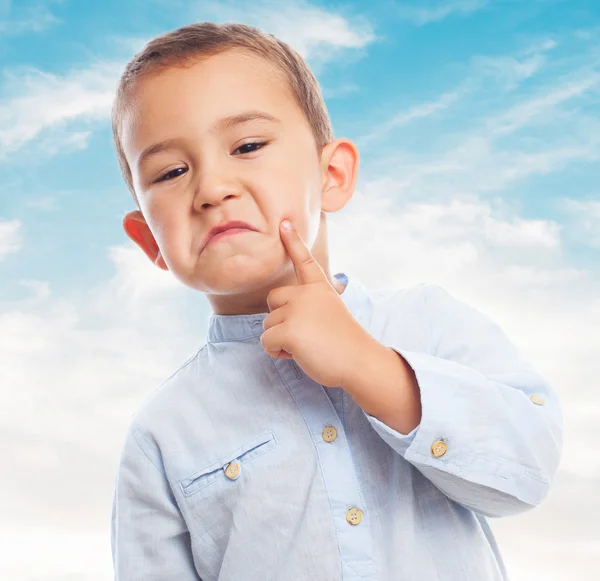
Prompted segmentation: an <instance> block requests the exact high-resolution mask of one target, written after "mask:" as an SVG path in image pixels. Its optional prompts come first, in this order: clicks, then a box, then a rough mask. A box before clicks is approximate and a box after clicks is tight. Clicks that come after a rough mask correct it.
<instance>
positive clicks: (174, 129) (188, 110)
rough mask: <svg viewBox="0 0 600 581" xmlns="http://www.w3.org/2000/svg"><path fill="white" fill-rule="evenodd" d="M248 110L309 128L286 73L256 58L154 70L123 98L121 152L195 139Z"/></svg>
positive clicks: (221, 57) (232, 54) (237, 55)
mask: <svg viewBox="0 0 600 581" xmlns="http://www.w3.org/2000/svg"><path fill="white" fill-rule="evenodd" d="M247 110H259V111H264V112H265V113H268V114H270V115H273V116H275V117H277V118H279V119H281V120H282V121H283V122H284V123H287V124H293V123H300V124H305V125H306V124H307V123H306V122H305V119H304V115H303V113H302V111H301V110H300V108H299V107H298V105H297V103H296V101H295V99H294V97H293V94H292V92H291V90H290V89H289V86H288V83H287V80H286V79H285V76H284V73H283V72H282V71H280V70H279V69H278V68H277V67H276V66H275V65H273V64H272V63H271V62H269V61H267V60H265V59H263V58H261V57H259V56H257V55H256V56H255V55H253V54H249V53H247V52H242V51H239V50H230V51H227V52H224V53H220V54H217V55H214V56H211V57H208V58H203V59H202V60H200V61H198V62H197V63H195V64H193V65H191V66H186V67H169V68H166V69H163V70H158V71H156V72H152V73H150V74H148V75H145V76H142V77H141V78H140V79H138V80H137V81H136V84H135V85H134V87H133V88H132V91H131V93H130V95H129V98H128V99H127V105H126V108H125V112H124V115H123V117H122V125H121V129H122V131H121V136H122V142H123V148H124V150H125V152H126V154H133V153H134V152H135V151H136V150H137V151H139V150H140V149H141V148H143V147H144V146H146V145H148V142H150V141H152V142H154V141H160V140H166V139H171V138H173V137H178V136H189V135H192V134H193V135H196V136H199V135H201V134H203V133H205V132H206V131H208V128H209V127H210V126H211V125H212V124H213V123H214V122H215V121H216V120H218V119H219V118H222V117H226V116H230V115H236V114H239V113H242V112H244V111H247ZM128 157H129V155H128Z"/></svg>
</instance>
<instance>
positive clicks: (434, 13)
mask: <svg viewBox="0 0 600 581" xmlns="http://www.w3.org/2000/svg"><path fill="white" fill-rule="evenodd" d="M414 4H418V6H415V5H414ZM414 4H400V5H399V6H398V8H397V12H398V14H399V15H400V16H401V17H402V18H404V19H406V20H410V21H411V22H414V23H415V24H417V25H419V26H421V25H423V24H429V23H430V22H438V21H440V20H443V19H444V18H447V17H448V16H451V15H453V14H460V15H461V16H468V15H469V14H472V13H474V12H478V11H479V10H481V9H483V8H485V7H486V6H488V5H489V4H490V0H438V1H436V2H431V1H430V2H418V3H414Z"/></svg>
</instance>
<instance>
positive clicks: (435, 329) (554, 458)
mask: <svg viewBox="0 0 600 581" xmlns="http://www.w3.org/2000/svg"><path fill="white" fill-rule="evenodd" d="M424 293H425V320H427V321H429V327H430V332H429V336H430V345H429V352H427V353H422V352H416V351H408V350H406V349H403V348H402V346H401V345H399V344H395V343H394V341H393V340H388V341H387V342H386V343H385V344H386V345H387V346H388V347H390V348H392V349H394V350H395V351H396V352H397V353H399V354H400V355H401V356H402V357H403V358H404V359H405V360H406V361H407V362H408V364H409V365H410V366H411V367H412V369H413V370H414V372H415V375H416V378H417V382H418V384H419V389H420V395H421V408H422V417H421V422H420V424H419V426H417V427H416V428H415V429H414V430H413V431H412V432H410V433H409V434H406V435H404V434H401V433H399V432H397V431H396V430H394V429H392V428H390V427H389V426H387V425H386V424H384V423H383V422H381V421H380V420H379V419H377V418H375V417H373V416H371V415H369V414H368V413H366V412H364V413H365V414H366V416H367V418H368V419H369V421H370V422H371V424H372V425H373V427H374V429H375V430H376V431H377V432H378V433H379V435H380V436H381V437H382V438H383V439H384V440H385V441H386V442H387V443H388V444H389V445H390V446H391V447H392V448H393V449H394V450H395V451H397V452H398V453H399V454H401V455H402V456H403V457H404V458H405V459H406V460H407V461H408V462H410V463H411V464H412V465H413V466H415V467H416V468H417V469H418V470H419V471H420V472H421V473H422V474H423V475H424V476H425V477H426V478H428V479H429V480H430V481H431V482H432V483H433V484H434V485H435V486H436V487H437V488H438V489H439V490H441V491H442V492H443V493H444V494H445V495H446V496H448V497H449V498H450V499H452V500H453V501H455V502H457V503H459V504H461V505H463V506H465V507H467V508H469V509H471V510H473V511H474V512H478V513H480V514H483V515H485V516H488V517H501V516H508V515H513V514H517V513H520V512H523V511H525V510H527V509H529V508H532V507H534V506H537V505H539V503H540V502H541V501H542V500H543V499H544V497H545V496H546V495H547V493H548V491H549V488H550V485H551V482H552V480H553V478H554V475H555V473H556V470H557V468H558V465H559V461H560V456H561V452H562V412H561V409H560V404H559V401H558V398H557V395H556V393H555V392H554V391H553V389H552V388H551V387H550V386H549V385H548V383H547V382H546V381H545V380H544V379H543V378H542V377H541V376H540V375H539V374H538V373H537V372H536V371H535V370H534V369H533V367H532V366H531V365H530V364H529V363H528V362H527V361H526V360H525V359H524V357H523V355H522V354H521V352H520V351H519V350H518V349H517V347H516V346H515V345H513V344H512V343H511V342H510V340H509V339H508V338H507V336H506V335H505V334H504V332H503V331H502V330H501V328H500V327H499V326H498V325H497V324H496V323H495V322H493V321H492V320H491V319H490V318H489V317H488V316H486V315H484V314H483V313H481V312H480V311H478V310H477V309H475V308H473V307H470V306H469V305H467V304H466V303H463V302H461V301H459V300H457V299H455V298H454V297H452V296H451V295H450V294H449V293H447V292H446V291H445V290H444V289H443V288H441V287H439V286H437V285H432V284H428V285H425V288H424ZM398 323H400V322H398Z"/></svg>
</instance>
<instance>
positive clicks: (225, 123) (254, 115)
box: [137, 109, 281, 167]
mask: <svg viewBox="0 0 600 581" xmlns="http://www.w3.org/2000/svg"><path fill="white" fill-rule="evenodd" d="M257 120H261V121H270V122H272V123H281V120H280V119H278V118H277V117H274V116H273V115H270V114H269V113H265V112H264V111H258V110H255V109H253V110H250V111H244V112H243V113H238V114H236V115H229V116H228V117H222V118H221V119H218V120H217V121H215V122H214V123H213V124H212V125H211V127H210V129H209V133H219V132H222V131H226V130H227V129H232V128H233V127H236V126H238V125H242V124H243V123H248V122H249V121H257ZM180 141H181V139H180V138H178V137H174V138H173V139H166V140H165V141H160V142H159V143H154V144H152V145H149V146H148V147H146V148H144V149H143V150H142V153H140V155H139V157H138V160H137V165H138V167H140V166H141V165H142V162H143V161H145V160H147V159H148V158H149V157H152V156H153V155H156V154H157V153H161V152H163V151H166V150H167V149H171V148H173V147H175V146H176V145H178V143H179V142H180Z"/></svg>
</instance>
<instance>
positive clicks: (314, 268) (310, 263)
mask: <svg viewBox="0 0 600 581" xmlns="http://www.w3.org/2000/svg"><path fill="white" fill-rule="evenodd" d="M286 225H289V229H288V228H286ZM281 239H282V240H283V243H284V245H285V247H286V250H287V251H288V254H289V255H290V258H291V259H292V264H293V265H294V269H295V270H296V277H297V278H298V284H309V283H313V282H323V281H327V277H326V276H325V273H324V272H323V269H322V268H321V265H320V264H319V263H318V262H317V261H316V260H315V258H314V256H313V255H312V253H311V251H310V249H309V248H308V246H306V244H305V242H304V240H302V236H300V234H299V232H298V230H296V228H294V226H293V225H292V223H291V222H290V221H289V220H283V222H281ZM327 282H328V281H327Z"/></svg>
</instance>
